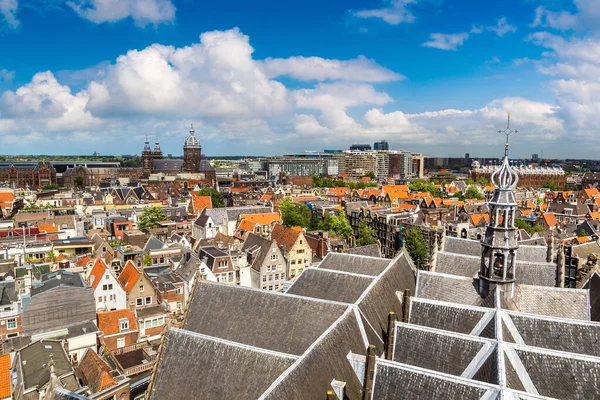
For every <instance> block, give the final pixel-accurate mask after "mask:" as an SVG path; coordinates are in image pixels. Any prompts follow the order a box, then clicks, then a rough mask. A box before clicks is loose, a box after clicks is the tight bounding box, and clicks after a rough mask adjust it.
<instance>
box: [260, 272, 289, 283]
mask: <svg viewBox="0 0 600 400" xmlns="http://www.w3.org/2000/svg"><path fill="white" fill-rule="evenodd" d="M267 276H268V277H269V278H268V279H269V281H278V280H279V279H285V274H284V273H281V274H274V275H263V277H262V281H263V282H266V281H267Z"/></svg>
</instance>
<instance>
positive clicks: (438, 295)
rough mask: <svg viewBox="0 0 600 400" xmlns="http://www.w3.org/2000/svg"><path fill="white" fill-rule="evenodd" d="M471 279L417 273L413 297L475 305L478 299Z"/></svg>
mask: <svg viewBox="0 0 600 400" xmlns="http://www.w3.org/2000/svg"><path fill="white" fill-rule="evenodd" d="M476 285H477V284H476V282H475V281H474V280H473V278H467V277H464V276H455V275H448V274H442V273H438V272H428V271H422V270H420V271H418V274H417V287H416V289H415V290H416V292H415V296H418V297H422V298H425V299H431V300H439V301H446V302H449V303H458V304H467V305H472V304H475V303H476V302H477V301H478V299H480V297H479V294H478V293H477V290H476V288H477V286H476Z"/></svg>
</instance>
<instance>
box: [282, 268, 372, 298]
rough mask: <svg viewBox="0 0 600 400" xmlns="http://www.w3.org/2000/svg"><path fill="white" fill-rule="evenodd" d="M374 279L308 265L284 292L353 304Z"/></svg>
mask: <svg viewBox="0 0 600 400" xmlns="http://www.w3.org/2000/svg"><path fill="white" fill-rule="evenodd" d="M374 279H375V278H374V277H371V276H365V275H356V274H348V273H341V272H335V271H330V270H325V269H322V268H313V267H309V268H307V269H305V270H304V271H302V273H301V274H300V275H299V276H298V277H296V279H295V281H294V283H293V284H292V285H291V286H290V288H289V289H288V290H287V292H286V293H289V294H296V295H299V296H306V297H312V298H316V299H325V300H333V301H340V302H342V303H350V304H353V303H355V302H356V301H357V300H358V299H359V297H360V296H361V295H362V294H363V292H364V291H365V290H366V289H367V287H368V286H369V285H370V284H371V282H373V280H374Z"/></svg>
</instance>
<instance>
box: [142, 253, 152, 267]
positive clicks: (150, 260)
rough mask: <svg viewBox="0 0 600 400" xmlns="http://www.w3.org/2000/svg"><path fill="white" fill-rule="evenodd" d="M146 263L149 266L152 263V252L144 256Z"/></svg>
mask: <svg viewBox="0 0 600 400" xmlns="http://www.w3.org/2000/svg"><path fill="white" fill-rule="evenodd" d="M144 265H145V266H146V267H149V266H151V265H152V257H150V253H148V254H146V255H145V256H144Z"/></svg>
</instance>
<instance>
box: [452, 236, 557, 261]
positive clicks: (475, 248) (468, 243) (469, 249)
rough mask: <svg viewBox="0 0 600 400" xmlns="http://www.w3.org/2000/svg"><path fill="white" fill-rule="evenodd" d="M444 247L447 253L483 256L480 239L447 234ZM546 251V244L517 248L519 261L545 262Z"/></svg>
mask: <svg viewBox="0 0 600 400" xmlns="http://www.w3.org/2000/svg"><path fill="white" fill-rule="evenodd" d="M442 249H443V251H444V252H446V253H454V254H459V255H467V256H475V257H480V256H481V242H480V241H478V240H471V239H462V238H455V237H452V236H445V237H444V244H443V246H442ZM546 252H547V247H546V246H522V247H519V249H518V250H517V261H519V262H521V261H527V262H536V263H545V262H546Z"/></svg>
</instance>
